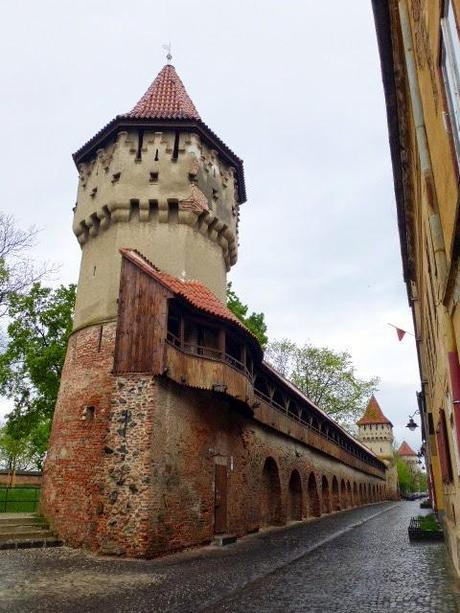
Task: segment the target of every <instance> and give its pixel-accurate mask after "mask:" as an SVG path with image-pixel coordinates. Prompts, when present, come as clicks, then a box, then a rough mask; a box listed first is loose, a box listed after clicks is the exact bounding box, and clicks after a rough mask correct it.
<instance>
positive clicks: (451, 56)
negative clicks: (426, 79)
mask: <svg viewBox="0 0 460 613" xmlns="http://www.w3.org/2000/svg"><path fill="white" fill-rule="evenodd" d="M441 30H442V41H441V68H442V76H443V80H444V87H445V93H446V99H447V107H448V111H449V118H450V129H451V131H452V138H453V141H454V146H455V153H456V156H457V160H458V161H460V73H459V66H460V40H459V36H458V30H457V21H456V19H455V13H454V8H453V6H452V0H445V3H444V16H443V18H442V19H441Z"/></svg>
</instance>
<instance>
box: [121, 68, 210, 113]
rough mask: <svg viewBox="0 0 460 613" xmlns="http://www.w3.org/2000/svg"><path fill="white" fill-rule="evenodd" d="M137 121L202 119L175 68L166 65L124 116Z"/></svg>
mask: <svg viewBox="0 0 460 613" xmlns="http://www.w3.org/2000/svg"><path fill="white" fill-rule="evenodd" d="M124 117H131V118H133V119H134V118H135V119H196V120H199V119H200V115H199V113H198V111H197V110H196V108H195V105H194V104H193V102H192V100H191V99H190V96H189V95H188V93H187V91H186V89H185V87H184V84H183V83H182V81H181V80H180V78H179V75H178V74H177V72H176V70H175V68H174V66H171V65H170V64H166V66H164V68H163V69H162V70H161V71H160V72H159V73H158V76H157V77H156V79H155V80H154V81H153V83H152V84H151V85H150V87H149V88H148V90H147V91H146V92H145V94H144V95H143V96H142V98H141V99H140V100H139V102H138V103H137V104H136V106H135V107H134V108H133V109H132V110H131V111H130V112H129V113H126V115H124Z"/></svg>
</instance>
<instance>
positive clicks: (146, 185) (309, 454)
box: [41, 65, 388, 557]
mask: <svg viewBox="0 0 460 613" xmlns="http://www.w3.org/2000/svg"><path fill="white" fill-rule="evenodd" d="M74 159H75V162H76V164H77V167H78V169H79V175H80V178H79V187H78V200H77V205H76V208H75V211H74V226H73V227H74V232H75V234H76V236H77V238H78V240H79V242H80V244H81V247H82V262H81V270H80V278H79V283H78V292H77V303H76V311H75V319H74V331H73V334H72V335H71V337H70V340H69V344H68V349H67V355H66V360H65V365H64V369H63V375H62V380H61V387H60V391H59V396H58V401H57V405H56V410H55V415H54V420H53V427H52V432H51V437H50V446H49V451H48V455H47V458H46V464H45V468H44V482H43V492H42V498H41V510H42V512H43V514H44V515H45V516H46V517H47V518H48V520H49V521H50V523H51V524H52V526H53V528H54V530H55V531H56V532H57V533H58V535H59V536H60V537H61V538H62V539H64V540H65V541H66V542H67V543H68V544H71V545H74V546H85V547H89V548H91V549H93V550H95V551H99V552H102V553H108V554H117V555H127V556H133V557H142V556H147V557H148V556H154V555H157V554H161V553H164V552H168V551H174V550H176V549H180V548H183V547H186V546H191V545H198V544H201V543H208V542H210V541H211V540H212V539H213V537H214V535H216V534H224V533H231V534H233V535H236V536H238V535H243V534H247V533H250V532H254V531H256V530H258V529H259V528H261V527H264V526H268V525H280V524H284V523H286V522H287V521H291V520H301V519H303V518H306V517H318V516H320V515H321V514H324V513H330V512H334V511H338V510H341V509H345V508H349V507H351V506H356V505H360V504H367V503H369V502H375V501H378V500H383V499H385V498H386V497H387V495H388V492H387V489H386V482H385V471H386V467H385V464H384V463H383V462H382V461H381V460H380V459H379V458H378V457H377V456H376V455H375V454H374V453H372V451H370V450H369V449H368V448H367V447H366V446H365V445H363V444H362V443H361V442H359V441H358V440H356V439H354V438H353V437H352V436H350V435H349V434H348V433H347V432H346V431H344V430H343V429H342V428H341V427H340V426H339V425H338V424H336V423H335V422H334V421H333V420H332V419H331V418H329V417H328V416H327V415H326V414H325V413H324V412H323V411H321V410H320V409H319V408H318V407H316V406H315V405H314V404H313V403H311V402H310V401H309V400H308V398H306V397H305V396H303V395H302V394H301V393H300V392H299V390H298V389H297V388H295V387H294V386H293V385H292V384H290V383H289V382H288V381H287V380H285V379H284V378H283V377H281V376H280V375H278V374H277V373H276V372H275V371H274V370H273V369H272V368H271V367H270V366H269V365H268V364H266V363H265V362H264V361H263V352H262V349H261V347H260V345H259V343H258V341H257V339H256V338H255V337H254V336H253V335H252V334H251V332H250V331H249V330H247V329H246V328H245V327H244V326H243V325H242V324H241V322H240V321H239V320H238V319H237V318H236V317H235V316H234V315H233V314H232V313H231V312H230V311H229V310H228V309H227V307H226V305H225V288H226V272H227V271H228V270H229V268H230V266H231V265H233V264H234V263H235V262H236V258H237V244H238V220H239V207H240V205H241V204H243V203H244V201H245V189H244V176H243V165H242V162H241V160H240V159H239V158H238V157H237V156H236V155H235V154H234V153H233V152H232V151H231V150H230V149H229V148H228V147H227V146H226V145H225V144H224V143H223V142H222V141H221V140H220V139H219V138H218V136H217V135H216V134H214V132H212V131H211V130H210V128H209V127H208V126H207V125H206V124H205V123H204V122H203V121H202V120H201V119H200V117H199V115H198V112H197V110H196V108H195V106H194V104H193V103H192V101H191V100H190V98H189V96H188V94H187V92H186V90H185V88H184V86H183V84H182V82H181V81H180V79H179V77H178V75H177V73H176V71H175V69H174V68H173V67H172V66H170V65H167V66H165V67H164V68H163V70H162V71H161V72H160V74H159V75H158V77H157V78H156V79H155V81H154V82H153V83H152V85H151V86H150V88H149V89H148V90H147V92H146V94H145V95H144V96H143V97H142V98H141V100H140V101H139V102H138V104H136V106H135V107H134V109H133V110H132V111H131V112H130V113H127V114H125V115H119V116H117V117H116V118H115V119H114V120H113V121H112V122H110V123H109V124H108V125H107V126H105V127H104V128H103V129H102V130H101V131H100V132H99V133H98V134H96V136H94V137H93V138H92V139H91V140H90V141H88V142H87V143H86V144H85V145H84V146H83V147H82V148H81V149H80V150H79V151H78V152H77V153H76V154H75V155H74Z"/></svg>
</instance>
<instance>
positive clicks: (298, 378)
mask: <svg viewBox="0 0 460 613" xmlns="http://www.w3.org/2000/svg"><path fill="white" fill-rule="evenodd" d="M265 359H266V360H267V361H268V362H270V364H272V365H273V367H274V368H275V369H276V370H277V371H278V372H279V373H280V374H282V375H283V376H285V377H286V378H288V379H290V380H291V381H292V382H293V383H294V384H295V385H297V387H298V388H299V389H300V390H302V392H303V393H304V394H305V395H306V396H308V398H309V399H310V400H311V401H312V402H314V403H315V404H316V405H317V406H318V407H320V408H321V409H323V411H325V412H327V413H329V415H331V416H332V417H333V418H334V419H335V420H336V421H337V422H339V423H340V424H341V425H342V426H344V427H346V428H347V429H348V430H353V428H354V424H355V423H356V421H357V420H358V419H359V417H361V415H362V414H363V412H364V410H365V408H366V405H367V402H368V400H369V397H370V396H371V395H372V394H373V393H374V392H375V391H376V390H377V386H378V379H377V378H376V377H373V378H371V379H363V378H360V377H358V375H357V373H356V370H355V367H354V366H353V362H352V359H351V355H350V354H349V353H348V352H346V351H341V352H338V351H334V350H332V349H329V348H328V347H315V346H313V345H312V344H311V343H305V344H304V345H302V346H301V347H299V346H298V345H296V343H294V342H292V341H290V340H288V339H283V340H281V341H273V342H271V343H270V344H269V345H268V347H267V351H266V353H265Z"/></svg>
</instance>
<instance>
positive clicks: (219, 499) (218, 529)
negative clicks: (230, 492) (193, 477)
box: [214, 464, 227, 534]
mask: <svg viewBox="0 0 460 613" xmlns="http://www.w3.org/2000/svg"><path fill="white" fill-rule="evenodd" d="M215 468H216V472H215V499H214V532H215V534H222V533H223V532H226V530H227V466H226V465H222V464H216V465H215Z"/></svg>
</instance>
